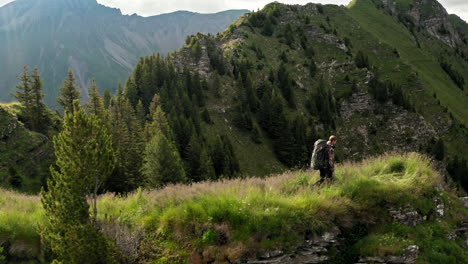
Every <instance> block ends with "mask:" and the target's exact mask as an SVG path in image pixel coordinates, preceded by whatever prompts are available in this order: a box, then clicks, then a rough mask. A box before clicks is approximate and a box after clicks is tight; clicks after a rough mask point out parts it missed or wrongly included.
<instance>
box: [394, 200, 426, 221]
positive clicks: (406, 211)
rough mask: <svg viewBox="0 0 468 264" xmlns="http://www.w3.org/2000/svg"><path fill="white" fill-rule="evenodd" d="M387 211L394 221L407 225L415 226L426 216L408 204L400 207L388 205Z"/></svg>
mask: <svg viewBox="0 0 468 264" xmlns="http://www.w3.org/2000/svg"><path fill="white" fill-rule="evenodd" d="M388 212H389V213H390V215H391V216H392V217H393V220H394V221H395V222H399V223H402V224H404V225H407V226H416V225H418V224H421V223H422V222H424V221H425V220H426V219H427V217H426V216H422V215H420V214H419V213H418V211H416V210H415V209H414V208H413V207H411V206H409V205H408V206H405V207H402V208H393V207H390V208H389V210H388Z"/></svg>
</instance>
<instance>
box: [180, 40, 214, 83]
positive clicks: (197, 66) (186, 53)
mask: <svg viewBox="0 0 468 264" xmlns="http://www.w3.org/2000/svg"><path fill="white" fill-rule="evenodd" d="M197 38H198V39H199V41H200V46H201V56H200V57H199V58H195V57H194V56H192V55H191V52H192V50H191V48H190V47H184V48H182V49H181V50H180V51H179V52H177V53H174V54H172V59H173V60H174V63H175V66H176V69H177V72H179V73H182V72H183V71H184V69H185V68H186V67H188V69H189V70H191V71H197V72H198V74H199V75H200V77H201V78H203V79H210V78H211V75H212V74H213V71H212V70H211V62H210V58H209V56H208V47H207V41H209V40H207V37H206V36H205V35H203V34H197Z"/></svg>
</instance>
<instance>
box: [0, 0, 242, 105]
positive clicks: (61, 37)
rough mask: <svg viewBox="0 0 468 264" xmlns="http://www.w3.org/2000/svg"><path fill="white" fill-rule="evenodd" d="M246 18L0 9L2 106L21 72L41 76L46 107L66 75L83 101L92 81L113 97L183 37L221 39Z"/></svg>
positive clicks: (77, 6) (48, 0)
mask: <svg viewBox="0 0 468 264" xmlns="http://www.w3.org/2000/svg"><path fill="white" fill-rule="evenodd" d="M246 12H248V11H247V10H229V11H224V12H220V13H216V14H198V13H192V12H188V11H180V12H174V13H170V14H164V15H159V16H152V17H141V16H138V15H131V16H128V15H122V13H121V12H120V10H119V9H116V8H110V7H106V6H103V5H101V4H98V3H97V1H96V0H16V1H14V2H11V3H9V4H7V5H5V6H3V7H1V8H0V42H1V43H2V46H1V47H0V69H2V70H1V71H0V80H1V81H0V100H1V101H8V100H11V96H10V93H11V92H12V91H13V90H14V87H15V85H16V78H15V76H16V74H18V73H20V72H21V69H22V67H23V65H25V64H26V65H29V66H30V67H38V68H39V69H40V71H41V76H42V77H43V79H44V88H45V93H46V102H47V104H49V105H50V106H55V97H56V94H57V91H58V88H59V87H60V86H61V84H62V81H63V79H64V78H65V74H66V71H67V69H68V68H69V67H71V68H73V70H74V72H75V75H76V79H77V84H78V85H79V86H80V87H81V88H82V96H83V98H84V99H86V97H87V94H86V92H87V91H86V90H87V89H86V88H87V86H88V85H89V83H90V81H91V79H92V78H93V77H95V78H96V80H97V83H98V85H99V86H100V88H101V89H104V88H110V89H111V90H115V89H116V87H117V83H118V81H121V82H125V80H126V78H127V76H128V74H129V73H130V72H131V70H132V69H133V66H134V65H135V64H136V62H137V60H138V58H139V57H141V56H144V55H149V54H152V53H155V52H161V53H167V52H170V51H173V50H175V49H177V48H179V47H181V46H182V45H183V43H184V41H185V37H186V36H187V35H192V34H195V33H197V32H202V33H205V34H208V33H212V34H214V33H217V32H220V31H223V30H224V29H225V28H227V26H228V25H229V24H230V23H232V22H233V21H235V20H236V19H237V18H238V17H239V16H240V15H242V14H244V13H246ZM83 88H85V89H83Z"/></svg>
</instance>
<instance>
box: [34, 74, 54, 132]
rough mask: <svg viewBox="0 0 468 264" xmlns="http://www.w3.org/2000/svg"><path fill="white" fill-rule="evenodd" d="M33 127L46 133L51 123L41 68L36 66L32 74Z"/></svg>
mask: <svg viewBox="0 0 468 264" xmlns="http://www.w3.org/2000/svg"><path fill="white" fill-rule="evenodd" d="M31 78H32V79H31V95H32V100H31V101H32V103H31V127H32V130H34V131H36V132H39V133H45V132H47V128H48V127H49V124H50V118H49V113H48V109H47V106H46V105H45V104H44V101H43V99H44V93H43V90H42V80H41V77H40V76H39V70H38V69H37V68H35V69H34V70H33V72H32V75H31Z"/></svg>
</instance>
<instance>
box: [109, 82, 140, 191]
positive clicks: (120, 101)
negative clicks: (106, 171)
mask: <svg viewBox="0 0 468 264" xmlns="http://www.w3.org/2000/svg"><path fill="white" fill-rule="evenodd" d="M109 118H110V124H111V129H112V134H113V146H114V149H115V150H116V152H117V164H116V168H115V170H114V173H113V174H112V176H111V177H110V178H109V180H108V181H107V183H106V189H107V190H109V191H113V192H119V193H125V192H129V191H132V190H134V189H136V188H137V187H138V186H140V184H141V182H142V177H141V173H140V168H141V160H142V157H141V156H142V152H143V139H142V131H141V130H142V129H141V126H140V124H139V122H138V119H137V118H136V115H135V111H134V110H133V108H132V106H131V104H130V102H129V100H128V99H127V98H126V97H125V96H124V94H123V91H122V89H121V88H119V90H118V91H117V95H116V97H115V99H114V100H112V101H111V105H110V106H109Z"/></svg>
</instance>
